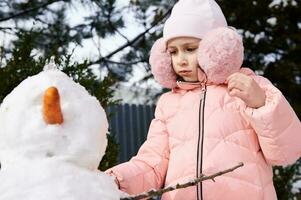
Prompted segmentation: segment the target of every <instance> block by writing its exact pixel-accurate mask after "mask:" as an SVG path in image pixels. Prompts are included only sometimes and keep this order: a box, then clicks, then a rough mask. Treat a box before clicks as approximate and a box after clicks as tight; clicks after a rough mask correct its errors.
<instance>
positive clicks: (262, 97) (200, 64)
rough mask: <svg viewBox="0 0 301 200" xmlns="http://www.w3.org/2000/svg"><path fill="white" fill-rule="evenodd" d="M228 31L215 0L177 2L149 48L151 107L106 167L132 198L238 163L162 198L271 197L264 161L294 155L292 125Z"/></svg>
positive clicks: (297, 130) (298, 130)
mask: <svg viewBox="0 0 301 200" xmlns="http://www.w3.org/2000/svg"><path fill="white" fill-rule="evenodd" d="M242 52H243V47H242V43H241V38H240V37H238V35H237V33H236V32H235V31H234V30H233V29H231V28H229V27H227V23H226V20H225V18H224V15H223V13H222V11H221V10H220V8H219V6H218V5H217V4H216V3H215V2H214V0H180V1H179V2H178V3H177V4H176V5H175V6H174V8H173V11H172V13H171V16H170V18H169V19H168V20H167V21H166V23H165V25H164V31H163V38H161V39H159V40H158V41H157V42H156V43H155V44H154V46H153V48H152V50H151V55H150V64H151V67H152V72H153V74H154V77H155V79H156V80H157V81H158V82H159V83H161V84H162V85H163V86H164V87H167V88H171V89H172V90H171V91H170V92H167V93H165V94H163V95H162V96H161V98H160V99H159V101H158V103H157V108H156V112H155V119H153V121H152V122H151V125H150V128H149V133H148V137H147V140H146V141H145V143H144V144H143V145H142V147H141V148H140V150H139V152H138V154H137V156H135V157H133V158H132V159H131V160H130V161H128V162H126V163H123V164H120V165H118V166H115V167H113V168H111V169H109V170H108V171H107V172H108V173H109V174H111V175H113V176H115V177H116V181H117V183H118V184H119V187H120V189H121V190H123V191H125V192H127V193H129V194H137V193H141V192H144V191H147V190H149V189H151V188H156V189H158V188H161V187H164V186H168V185H175V184H177V183H184V182H187V180H191V179H193V178H196V177H200V176H201V174H205V175H206V174H213V173H216V172H218V171H222V170H224V169H226V168H230V167H233V166H235V165H236V164H237V163H239V162H243V163H244V166H243V167H242V168H239V169H237V170H235V171H234V172H232V173H229V174H225V175H223V176H219V177H217V178H215V182H213V181H204V182H202V183H200V184H198V185H197V186H193V187H188V188H185V189H180V190H175V191H172V192H168V193H165V194H163V196H162V199H163V200H184V199H185V200H195V199H198V200H201V199H203V200H211V199H212V200H217V199H223V200H236V199H248V200H252V199H254V200H259V199H260V200H262V199H263V200H274V199H277V197H276V193H275V189H274V186H273V177H272V176H273V172H272V165H287V164H291V163H294V162H295V161H296V159H298V158H299V157H300V155H301V124H300V121H299V119H298V118H297V116H296V114H295V113H294V111H293V110H292V108H291V107H290V105H289V104H288V102H287V101H286V100H285V98H284V97H283V95H282V94H281V92H280V91H279V90H278V89H277V88H275V87H274V86H273V85H272V84H271V83H270V82H269V81H268V80H267V79H265V78H263V77H261V76H256V75H255V74H254V72H252V71H251V70H250V69H247V68H240V66H241V64H242V57H243V56H242V55H243V53H242Z"/></svg>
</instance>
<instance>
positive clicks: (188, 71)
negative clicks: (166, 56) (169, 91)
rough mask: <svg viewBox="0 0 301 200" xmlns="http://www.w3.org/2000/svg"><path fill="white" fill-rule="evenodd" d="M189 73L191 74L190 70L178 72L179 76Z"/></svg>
mask: <svg viewBox="0 0 301 200" xmlns="http://www.w3.org/2000/svg"><path fill="white" fill-rule="evenodd" d="M189 73H191V70H181V71H179V74H183V75H185V74H189Z"/></svg>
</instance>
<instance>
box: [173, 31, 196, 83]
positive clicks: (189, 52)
mask: <svg viewBox="0 0 301 200" xmlns="http://www.w3.org/2000/svg"><path fill="white" fill-rule="evenodd" d="M199 42H200V39H198V38H193V37H178V38H174V39H171V40H169V41H168V43H167V51H168V52H169V53H170V55H171V59H172V66H173V69H174V70H175V72H176V74H177V75H179V76H181V77H182V78H183V79H184V80H185V81H197V80H198V72H197V69H198V67H199V65H198V60H197V50H198V47H199Z"/></svg>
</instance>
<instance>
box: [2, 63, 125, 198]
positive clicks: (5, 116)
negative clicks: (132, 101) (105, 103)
mask: <svg viewBox="0 0 301 200" xmlns="http://www.w3.org/2000/svg"><path fill="white" fill-rule="evenodd" d="M107 130H108V122H107V119H106V115H105V112H104V110H103V108H102V107H101V105H100V103H99V101H98V100H97V99H96V98H95V97H92V96H91V95H90V94H89V93H88V92H87V91H86V90H85V88H84V87H82V86H81V85H79V84H77V83H75V82H74V81H73V80H72V79H71V78H70V77H68V76H67V75H66V74H64V73H63V72H61V71H60V70H58V69H57V68H56V66H55V64H54V62H50V63H49V64H48V65H46V66H45V68H44V70H43V71H42V72H41V73H39V74H37V75H35V76H32V77H29V78H27V79H26V80H24V81H23V82H22V83H21V84H20V85H19V86H17V87H16V88H15V89H14V90H13V91H12V92H11V93H10V94H9V95H8V96H7V97H6V98H5V99H4V101H3V103H2V104H1V107H0V162H1V170H0V200H82V199H88V200H117V199H120V197H122V196H124V194H122V193H121V192H120V191H119V190H118V188H117V185H116V184H115V183H114V180H113V178H112V177H110V176H108V175H107V174H105V173H103V172H100V171H98V170H97V167H98V164H99V162H100V160H101V158H102V157H103V155H104V152H105V149H106V146H107V139H106V133H107Z"/></svg>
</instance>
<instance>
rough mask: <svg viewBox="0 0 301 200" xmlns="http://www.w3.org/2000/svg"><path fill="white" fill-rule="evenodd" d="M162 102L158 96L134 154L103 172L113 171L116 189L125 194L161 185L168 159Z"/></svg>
mask: <svg viewBox="0 0 301 200" xmlns="http://www.w3.org/2000/svg"><path fill="white" fill-rule="evenodd" d="M163 96H164V95H163ZM162 104H163V101H162V97H161V98H160V99H159V102H158V103H157V107H156V111H155V118H154V119H153V120H152V122H151V124H150V127H149V132H148V136H147V139H146V141H145V142H144V144H143V145H142V146H141V147H140V149H139V151H138V154H137V155H136V156H135V157H133V158H132V159H131V160H130V161H128V162H125V163H122V164H120V165H117V166H115V167H113V168H111V169H108V170H107V171H106V172H107V173H109V174H113V175H114V176H115V177H116V178H117V181H118V183H119V187H120V189H121V190H122V191H125V192H127V193H129V194H138V193H141V192H145V191H147V190H149V189H151V188H156V189H158V188H160V187H162V185H163V184H164V180H165V175H166V171H167V166H168V161H169V145H168V133H167V130H166V127H165V122H164V116H163V111H162V108H163V105H162Z"/></svg>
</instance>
